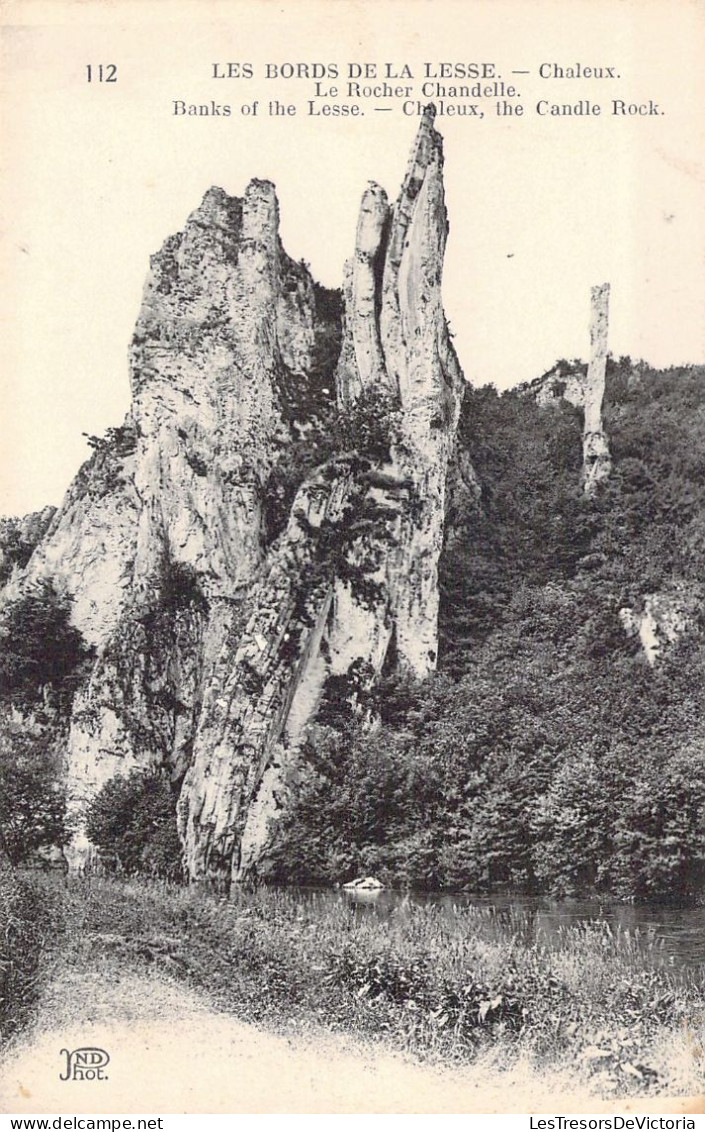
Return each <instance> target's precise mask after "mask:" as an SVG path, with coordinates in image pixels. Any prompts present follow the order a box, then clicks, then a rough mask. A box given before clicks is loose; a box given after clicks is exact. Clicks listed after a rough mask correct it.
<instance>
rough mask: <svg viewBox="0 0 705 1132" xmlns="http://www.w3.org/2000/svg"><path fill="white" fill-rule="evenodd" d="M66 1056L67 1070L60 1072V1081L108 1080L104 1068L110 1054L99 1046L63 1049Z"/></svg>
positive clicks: (62, 1053)
mask: <svg viewBox="0 0 705 1132" xmlns="http://www.w3.org/2000/svg"><path fill="white" fill-rule="evenodd" d="M61 1056H62V1057H65V1058H66V1071H65V1072H64V1073H60V1074H59V1080H60V1081H107V1080H108V1078H107V1077H106V1076H105V1074H104V1072H103V1070H104V1069H105V1067H106V1065H107V1064H108V1062H109V1061H110V1054H109V1053H107V1052H106V1050H104V1049H100V1048H99V1047H98V1046H81V1048H80V1049H62V1050H61Z"/></svg>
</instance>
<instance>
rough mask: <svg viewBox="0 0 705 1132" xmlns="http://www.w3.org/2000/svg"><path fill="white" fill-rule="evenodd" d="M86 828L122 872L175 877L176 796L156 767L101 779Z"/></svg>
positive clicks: (177, 861) (178, 869) (177, 856)
mask: <svg viewBox="0 0 705 1132" xmlns="http://www.w3.org/2000/svg"><path fill="white" fill-rule="evenodd" d="M86 832H87V833H88V836H89V837H90V839H91V841H93V842H94V843H95V844H96V845H97V846H98V848H99V849H103V850H105V851H106V852H107V853H109V854H114V855H115V856H116V857H117V858H118V860H119V861H120V864H121V865H122V867H123V868H124V869H125V870H126V871H127V872H147V873H151V874H152V875H155V876H161V877H168V878H172V879H175V878H178V877H180V876H181V872H182V869H181V844H180V842H179V837H178V833H177V829H176V797H175V795H174V793H173V791H172V789H171V787H170V785H169V782H168V781H167V779H166V778H165V777H164V775H162V774H161V773H160V772H159V771H158V770H154V771H150V772H147V773H145V772H144V771H140V770H134V771H132V773H131V774H129V775H128V776H127V777H126V778H113V779H111V781H110V782H107V783H106V784H105V786H104V787H103V789H102V790H101V791H100V792H99V793H98V794H97V795H96V797H95V798H94V799H93V802H92V803H91V806H90V808H89V810H88V821H87V825H86Z"/></svg>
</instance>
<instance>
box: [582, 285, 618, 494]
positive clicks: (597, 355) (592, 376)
mask: <svg viewBox="0 0 705 1132" xmlns="http://www.w3.org/2000/svg"><path fill="white" fill-rule="evenodd" d="M609 301H610V285H609V283H603V284H602V285H601V286H598V287H593V288H592V290H591V293H590V363H589V365H588V372H587V380H586V383H585V424H584V427H583V490H584V491H585V494H586V495H594V493H595V491H596V490H597V485H598V484H599V483H600V482H601V481H602V480H604V479H606V478H607V476H609V474H610V471H611V468H612V461H611V460H610V452H609V447H608V445H607V437H606V436H605V431H604V428H603V424H602V402H603V399H604V396H605V369H606V366H607V335H608V325H609Z"/></svg>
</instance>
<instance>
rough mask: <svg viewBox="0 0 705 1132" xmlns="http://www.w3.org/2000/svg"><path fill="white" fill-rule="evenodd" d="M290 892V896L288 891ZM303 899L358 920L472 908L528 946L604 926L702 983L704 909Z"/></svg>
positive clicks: (345, 895) (372, 896)
mask: <svg viewBox="0 0 705 1132" xmlns="http://www.w3.org/2000/svg"><path fill="white" fill-rule="evenodd" d="M289 891H291V890H289ZM299 891H300V893H301V897H302V899H306V898H307V894H308V896H309V897H310V896H312V895H313V893H314V891H315V897H316V899H317V900H323V901H324V902H328V901H330V902H331V903H340V902H344V903H348V904H351V905H353V906H354V907H355V910H356V912H357V914H358V915H359V916H380V917H387V916H390V915H392V913H394V914H396V915H399V914H403V913H404V910H405V909H407V908H410V907H413V906H414V905H434V906H436V907H437V908H438V909H439V911H441V912H444V913H445V914H446V915H448V916H453V915H454V914H455V910H456V909H462V908H467V907H476V908H480V909H485V910H487V911H488V912H489V914H491V915H496V916H497V918H498V920H499V921H500V923H503V924H505V925H506V926H508V927H510V928H511V930H512V931H514V932H516V934H518V935H520V936H522V937H523V938H524V939H525V940H526V942H531V941H533V940H536V941H537V942H541V941H545V942H547V943H548V942H550V940H551V937H552V936H557V935H559V934H560V932H561V929H562V928H566V927H569V926H571V925H575V924H580V923H585V922H595V921H602V922H607V923H608V924H609V925H610V927H611V929H612V930H613V931H615V932H616V931H620V932H623V933H627V932H628V933H629V935H630V937H631V938H632V940H636V941H640V942H641V944H643V946H644V947H658V948H659V950H660V951H661V952H662V954H663V958H664V960H665V961H666V962H667V963H668V964H669V965H673V966H678V967H689V968H702V972H703V976H704V978H705V907H702V908H685V907H684V908H678V907H672V906H664V905H658V904H620V903H617V902H613V901H602V900H549V899H546V898H542V897H529V896H526V897H522V896H492V897H486V898H485V897H478V896H468V895H465V894H463V893H445V892H444V893H440V892H404V893H401V892H393V891H391V890H387V889H385V890H383V891H380V892H350V891H345V890H342V889H340V890H330V889H326V890H320V889H317V890H311V889H301V890H299Z"/></svg>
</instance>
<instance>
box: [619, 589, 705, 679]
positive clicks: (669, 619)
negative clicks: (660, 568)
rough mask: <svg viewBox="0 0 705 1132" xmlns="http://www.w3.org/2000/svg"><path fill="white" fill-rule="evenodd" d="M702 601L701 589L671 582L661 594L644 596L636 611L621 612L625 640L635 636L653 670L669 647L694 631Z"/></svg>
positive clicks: (626, 607)
mask: <svg viewBox="0 0 705 1132" xmlns="http://www.w3.org/2000/svg"><path fill="white" fill-rule="evenodd" d="M702 601H703V592H702V587H701V586H693V585H692V583H691V584H687V583H684V582H680V583H679V582H673V583H672V584H671V585H670V586H669V587H668V589H664V590H663V591H661V592H660V593H651V594H644V596H643V599H642V601H641V602H640V606H639V607H637V608H636V609H634V608H632V607H631V606H625V607H624V608H623V609H620V610H619V619H620V621H621V623H622V626H623V628H624V630H625V632H626V633H627V635H628V636H630V637H634V636H638V638H639V642H640V644H641V647H642V649H643V650H644V655H645V657H646V659H647V660H648V662H649V664H650V665H651V667H652V668H653V667H654V665H656V663H657V662H658V660H659V659H660V658H661V657H662V656H663V653H664V651H665V650H666V649H668V647H669V646H670V645H674V644H675V643H676V641H678V640H679V639H680V638H681V637H682V636H683V635H684V634H685V633H687V632H688V631H689V630H692V629H693V627H694V625H695V624H696V623H697V617H698V612H699V610H700V609H701V608H702Z"/></svg>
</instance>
